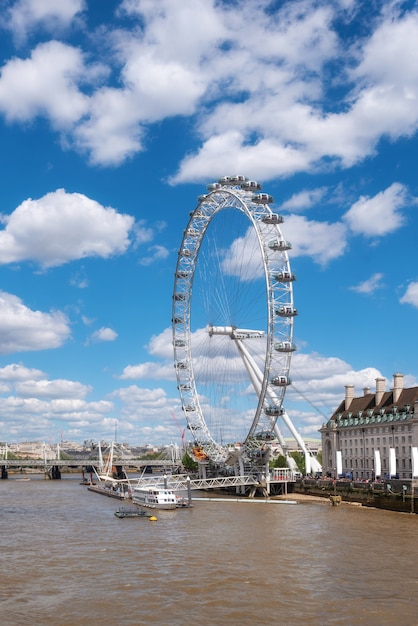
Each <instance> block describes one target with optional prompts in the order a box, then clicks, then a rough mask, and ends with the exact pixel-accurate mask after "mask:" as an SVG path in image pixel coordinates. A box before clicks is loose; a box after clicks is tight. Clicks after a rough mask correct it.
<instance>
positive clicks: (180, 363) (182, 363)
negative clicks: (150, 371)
mask: <svg viewBox="0 0 418 626" xmlns="http://www.w3.org/2000/svg"><path fill="white" fill-rule="evenodd" d="M174 367H175V368H176V369H177V370H187V367H188V365H187V363H186V361H177V362H176V363H175V364H174Z"/></svg>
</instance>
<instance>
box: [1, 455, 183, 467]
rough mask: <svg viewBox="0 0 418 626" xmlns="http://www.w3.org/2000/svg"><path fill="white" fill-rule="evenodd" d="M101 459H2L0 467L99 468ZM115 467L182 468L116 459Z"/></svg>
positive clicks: (176, 463)
mask: <svg viewBox="0 0 418 626" xmlns="http://www.w3.org/2000/svg"><path fill="white" fill-rule="evenodd" d="M99 465H100V461H99V459H89V458H80V457H79V458H76V459H65V460H64V459H0V467H1V466H4V467H5V468H10V469H11V468H24V467H33V468H38V467H39V468H45V467H53V466H54V467H60V468H61V467H84V468H86V467H96V468H97V467H99ZM113 465H116V466H123V467H126V468H132V469H142V468H144V467H155V468H158V467H160V468H162V469H163V468H178V467H181V466H182V463H181V461H167V460H152V461H150V460H146V459H142V460H134V459H115V460H114V462H113Z"/></svg>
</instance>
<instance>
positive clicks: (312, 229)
mask: <svg viewBox="0 0 418 626" xmlns="http://www.w3.org/2000/svg"><path fill="white" fill-rule="evenodd" d="M283 232H284V234H285V235H286V239H289V241H291V243H292V257H298V256H310V257H312V258H313V260H314V261H316V262H317V263H319V264H320V265H326V264H327V263H329V262H330V261H331V260H333V259H337V258H338V257H340V256H342V255H343V254H344V252H345V250H346V247H347V229H346V227H345V226H344V224H341V223H339V222H336V223H335V224H329V223H328V222H318V221H315V220H308V219H306V217H304V216H301V215H289V216H288V217H287V218H286V220H285V223H284V225H283Z"/></svg>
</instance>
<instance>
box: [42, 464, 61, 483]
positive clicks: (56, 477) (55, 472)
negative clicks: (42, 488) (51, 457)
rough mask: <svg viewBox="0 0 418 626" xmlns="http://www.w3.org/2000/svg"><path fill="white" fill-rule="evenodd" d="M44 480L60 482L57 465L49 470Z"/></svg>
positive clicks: (59, 471)
mask: <svg viewBox="0 0 418 626" xmlns="http://www.w3.org/2000/svg"><path fill="white" fill-rule="evenodd" d="M45 478H50V479H51V480H61V470H60V468H59V467H58V466H57V465H53V466H52V467H51V469H50V470H48V471H47V472H46V474H45Z"/></svg>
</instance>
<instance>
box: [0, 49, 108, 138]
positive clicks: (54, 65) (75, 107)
mask: <svg viewBox="0 0 418 626" xmlns="http://www.w3.org/2000/svg"><path fill="white" fill-rule="evenodd" d="M96 67H97V66H92V67H90V68H89V67H87V66H86V65H85V63H84V60H83V55H82V53H81V51H80V50H78V49H77V48H73V47H71V46H68V45H66V44H63V43H61V42H59V41H49V42H47V43H43V44H40V45H39V46H37V47H36V48H35V49H34V50H33V52H32V55H31V57H30V58H28V59H19V58H13V59H11V60H10V61H8V62H7V63H6V64H5V65H4V66H3V68H2V70H1V76H0V111H1V112H2V113H3V114H4V115H5V117H6V119H7V120H8V121H9V122H28V121H29V120H32V119H33V118H35V117H37V116H43V117H46V118H48V119H49V120H50V122H51V124H52V126H53V127H54V128H56V129H60V130H64V129H69V128H71V126H72V125H73V124H74V123H75V122H76V121H77V120H79V119H80V117H82V116H84V115H85V114H86V113H87V111H88V106H89V104H88V97H87V96H86V95H85V94H83V93H82V92H81V91H80V89H79V83H83V82H84V81H85V80H87V77H88V76H89V75H90V76H93V75H96V69H95V68H96Z"/></svg>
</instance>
